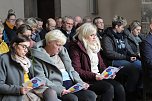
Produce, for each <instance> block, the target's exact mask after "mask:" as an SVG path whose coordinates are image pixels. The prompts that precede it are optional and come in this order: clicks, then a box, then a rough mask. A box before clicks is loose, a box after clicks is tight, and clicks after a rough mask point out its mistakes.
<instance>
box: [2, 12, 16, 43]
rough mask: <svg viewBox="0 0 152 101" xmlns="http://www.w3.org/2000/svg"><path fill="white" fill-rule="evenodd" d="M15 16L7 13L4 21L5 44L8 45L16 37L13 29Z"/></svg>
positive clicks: (14, 28)
mask: <svg viewBox="0 0 152 101" xmlns="http://www.w3.org/2000/svg"><path fill="white" fill-rule="evenodd" d="M15 21H16V15H15V14H14V13H9V14H8V15H7V18H6V21H5V22H4V31H5V33H6V36H7V40H6V41H7V42H8V43H10V42H11V41H12V40H13V38H15V37H16V32H15V31H16V27H15Z"/></svg>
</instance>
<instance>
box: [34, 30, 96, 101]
mask: <svg viewBox="0 0 152 101" xmlns="http://www.w3.org/2000/svg"><path fill="white" fill-rule="evenodd" d="M65 43H66V36H65V35H64V34H63V33H62V32H61V31H60V30H52V31H50V32H48V33H47V34H46V36H45V40H43V41H40V42H38V43H37V44H36V46H35V47H34V48H32V49H31V54H32V57H33V59H34V71H35V76H38V77H41V78H42V79H45V80H46V86H48V87H51V88H53V89H54V90H55V91H56V92H57V94H58V97H59V98H60V99H61V100H62V101H78V100H79V101H96V95H95V93H94V92H92V91H90V90H87V88H88V87H89V85H88V84H87V83H85V82H83V81H82V80H81V78H80V77H79V75H78V73H77V72H76V71H75V70H74V69H73V67H72V65H71V60H70V58H69V55H68V52H67V50H66V49H65V48H64V47H63V45H64V44H65ZM76 83H80V84H82V85H83V87H84V89H83V90H80V91H78V92H75V93H70V91H69V90H68V88H69V87H71V86H72V85H74V84H76ZM82 95H83V96H82Z"/></svg>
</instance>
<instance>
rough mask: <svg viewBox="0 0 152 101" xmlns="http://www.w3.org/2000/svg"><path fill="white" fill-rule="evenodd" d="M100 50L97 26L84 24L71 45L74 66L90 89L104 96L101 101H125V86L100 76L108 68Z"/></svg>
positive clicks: (70, 51) (70, 50)
mask: <svg viewBox="0 0 152 101" xmlns="http://www.w3.org/2000/svg"><path fill="white" fill-rule="evenodd" d="M100 50H101V45H100V41H99V39H98V37H97V28H96V26H95V25H93V24H91V23H85V24H83V25H82V26H80V27H79V28H78V29H77V33H76V35H75V36H74V41H73V42H71V43H70V45H69V55H70V57H71V60H72V66H73V67H74V69H75V70H76V71H77V72H78V73H79V75H80V77H81V78H82V79H83V80H84V81H85V82H88V83H89V84H90V87H89V89H90V90H92V91H94V92H95V93H96V94H97V95H101V96H102V97H101V100H100V101H113V98H114V100H115V101H125V92H124V88H123V86H122V85H121V84H120V83H118V82H117V81H115V80H113V79H107V80H105V79H103V78H102V77H101V75H100V74H101V73H102V71H103V70H104V69H105V68H106V66H105V64H104V63H103V60H102V57H101V54H100ZM113 78H114V77H113Z"/></svg>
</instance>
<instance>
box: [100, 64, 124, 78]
mask: <svg viewBox="0 0 152 101" xmlns="http://www.w3.org/2000/svg"><path fill="white" fill-rule="evenodd" d="M121 68H123V66H120V67H112V66H109V67H108V68H106V69H105V70H104V71H103V72H102V73H101V76H102V77H103V79H111V78H113V76H115V75H116V73H117V72H118V71H119V70H120V69H121Z"/></svg>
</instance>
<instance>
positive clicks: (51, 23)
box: [46, 18, 56, 31]
mask: <svg viewBox="0 0 152 101" xmlns="http://www.w3.org/2000/svg"><path fill="white" fill-rule="evenodd" d="M46 28H47V30H49V31H51V30H54V29H55V28H56V22H55V20H54V19H52V18H49V19H48V20H47V23H46Z"/></svg>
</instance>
